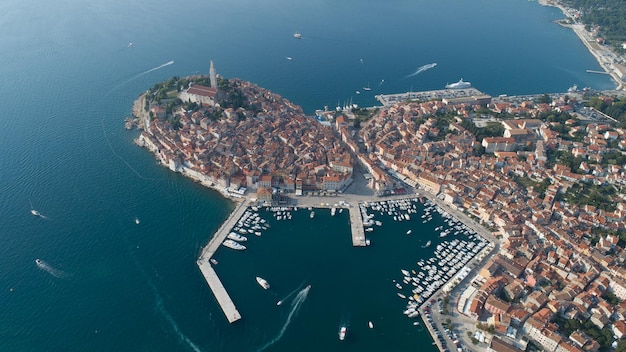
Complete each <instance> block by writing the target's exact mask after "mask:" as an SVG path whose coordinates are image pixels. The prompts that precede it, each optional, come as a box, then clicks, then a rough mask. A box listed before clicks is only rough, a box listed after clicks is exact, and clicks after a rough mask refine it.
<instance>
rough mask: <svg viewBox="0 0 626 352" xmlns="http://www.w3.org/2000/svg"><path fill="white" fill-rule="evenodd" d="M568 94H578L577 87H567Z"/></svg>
mask: <svg viewBox="0 0 626 352" xmlns="http://www.w3.org/2000/svg"><path fill="white" fill-rule="evenodd" d="M567 92H568V93H574V92H578V86H577V85H576V84H574V85H573V86H571V87H569V88H568V89H567Z"/></svg>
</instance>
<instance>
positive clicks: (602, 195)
mask: <svg viewBox="0 0 626 352" xmlns="http://www.w3.org/2000/svg"><path fill="white" fill-rule="evenodd" d="M615 193H616V190H615V187H613V186H612V185H600V186H597V185H595V184H587V183H580V182H579V183H575V184H574V185H573V186H572V187H571V188H570V189H569V190H568V191H567V193H565V194H564V196H563V197H564V200H565V201H567V202H568V203H571V204H576V205H577V206H579V207H583V206H585V205H592V206H594V207H596V208H598V209H602V210H605V211H614V210H615V203H614V202H612V201H611V196H613V195H614V194H615Z"/></svg>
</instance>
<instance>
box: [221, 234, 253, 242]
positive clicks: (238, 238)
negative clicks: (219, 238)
mask: <svg viewBox="0 0 626 352" xmlns="http://www.w3.org/2000/svg"><path fill="white" fill-rule="evenodd" d="M226 237H228V238H230V239H231V240H234V241H239V242H245V241H247V240H248V237H246V236H243V235H240V234H238V233H235V232H230V233H229V234H228V235H227V236H226Z"/></svg>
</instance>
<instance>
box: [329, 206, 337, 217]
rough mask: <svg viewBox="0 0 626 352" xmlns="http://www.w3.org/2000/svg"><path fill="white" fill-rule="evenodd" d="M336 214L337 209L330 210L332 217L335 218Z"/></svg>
mask: <svg viewBox="0 0 626 352" xmlns="http://www.w3.org/2000/svg"><path fill="white" fill-rule="evenodd" d="M336 212H337V208H335V207H332V208H331V209H330V215H331V216H335V213H336Z"/></svg>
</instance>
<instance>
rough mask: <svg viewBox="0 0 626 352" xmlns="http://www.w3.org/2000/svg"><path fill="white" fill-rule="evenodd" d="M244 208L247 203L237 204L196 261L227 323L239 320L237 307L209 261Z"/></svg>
mask: <svg viewBox="0 0 626 352" xmlns="http://www.w3.org/2000/svg"><path fill="white" fill-rule="evenodd" d="M246 208H247V201H243V202H240V203H239V204H237V206H236V207H235V210H234V211H233V212H232V213H230V216H229V217H228V219H226V221H224V223H223V224H222V226H221V227H220V228H219V230H217V232H216V233H215V235H213V238H211V240H210V241H209V243H208V244H207V245H206V246H205V247H204V248H202V253H201V254H200V258H198V261H197V264H198V268H200V271H201V272H202V275H203V276H204V279H205V280H206V282H207V284H208V285H209V287H210V288H211V291H213V295H215V299H217V303H218V304H219V305H220V307H221V308H222V311H223V312H224V315H225V316H226V319H228V322H229V323H232V322H235V321H237V320H239V319H241V314H239V311H238V310H237V307H235V303H233V300H232V299H231V298H230V296H229V295H228V292H226V288H224V285H222V282H221V281H220V279H219V277H218V276H217V273H216V272H215V270H213V267H211V264H210V262H209V259H211V257H212V256H213V254H214V253H215V251H216V250H217V249H218V248H219V246H220V245H221V244H222V242H224V240H225V239H226V236H227V235H228V232H229V231H230V229H231V228H233V227H234V226H235V223H236V222H237V221H238V220H239V218H241V216H242V215H243V213H244V211H246Z"/></svg>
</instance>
